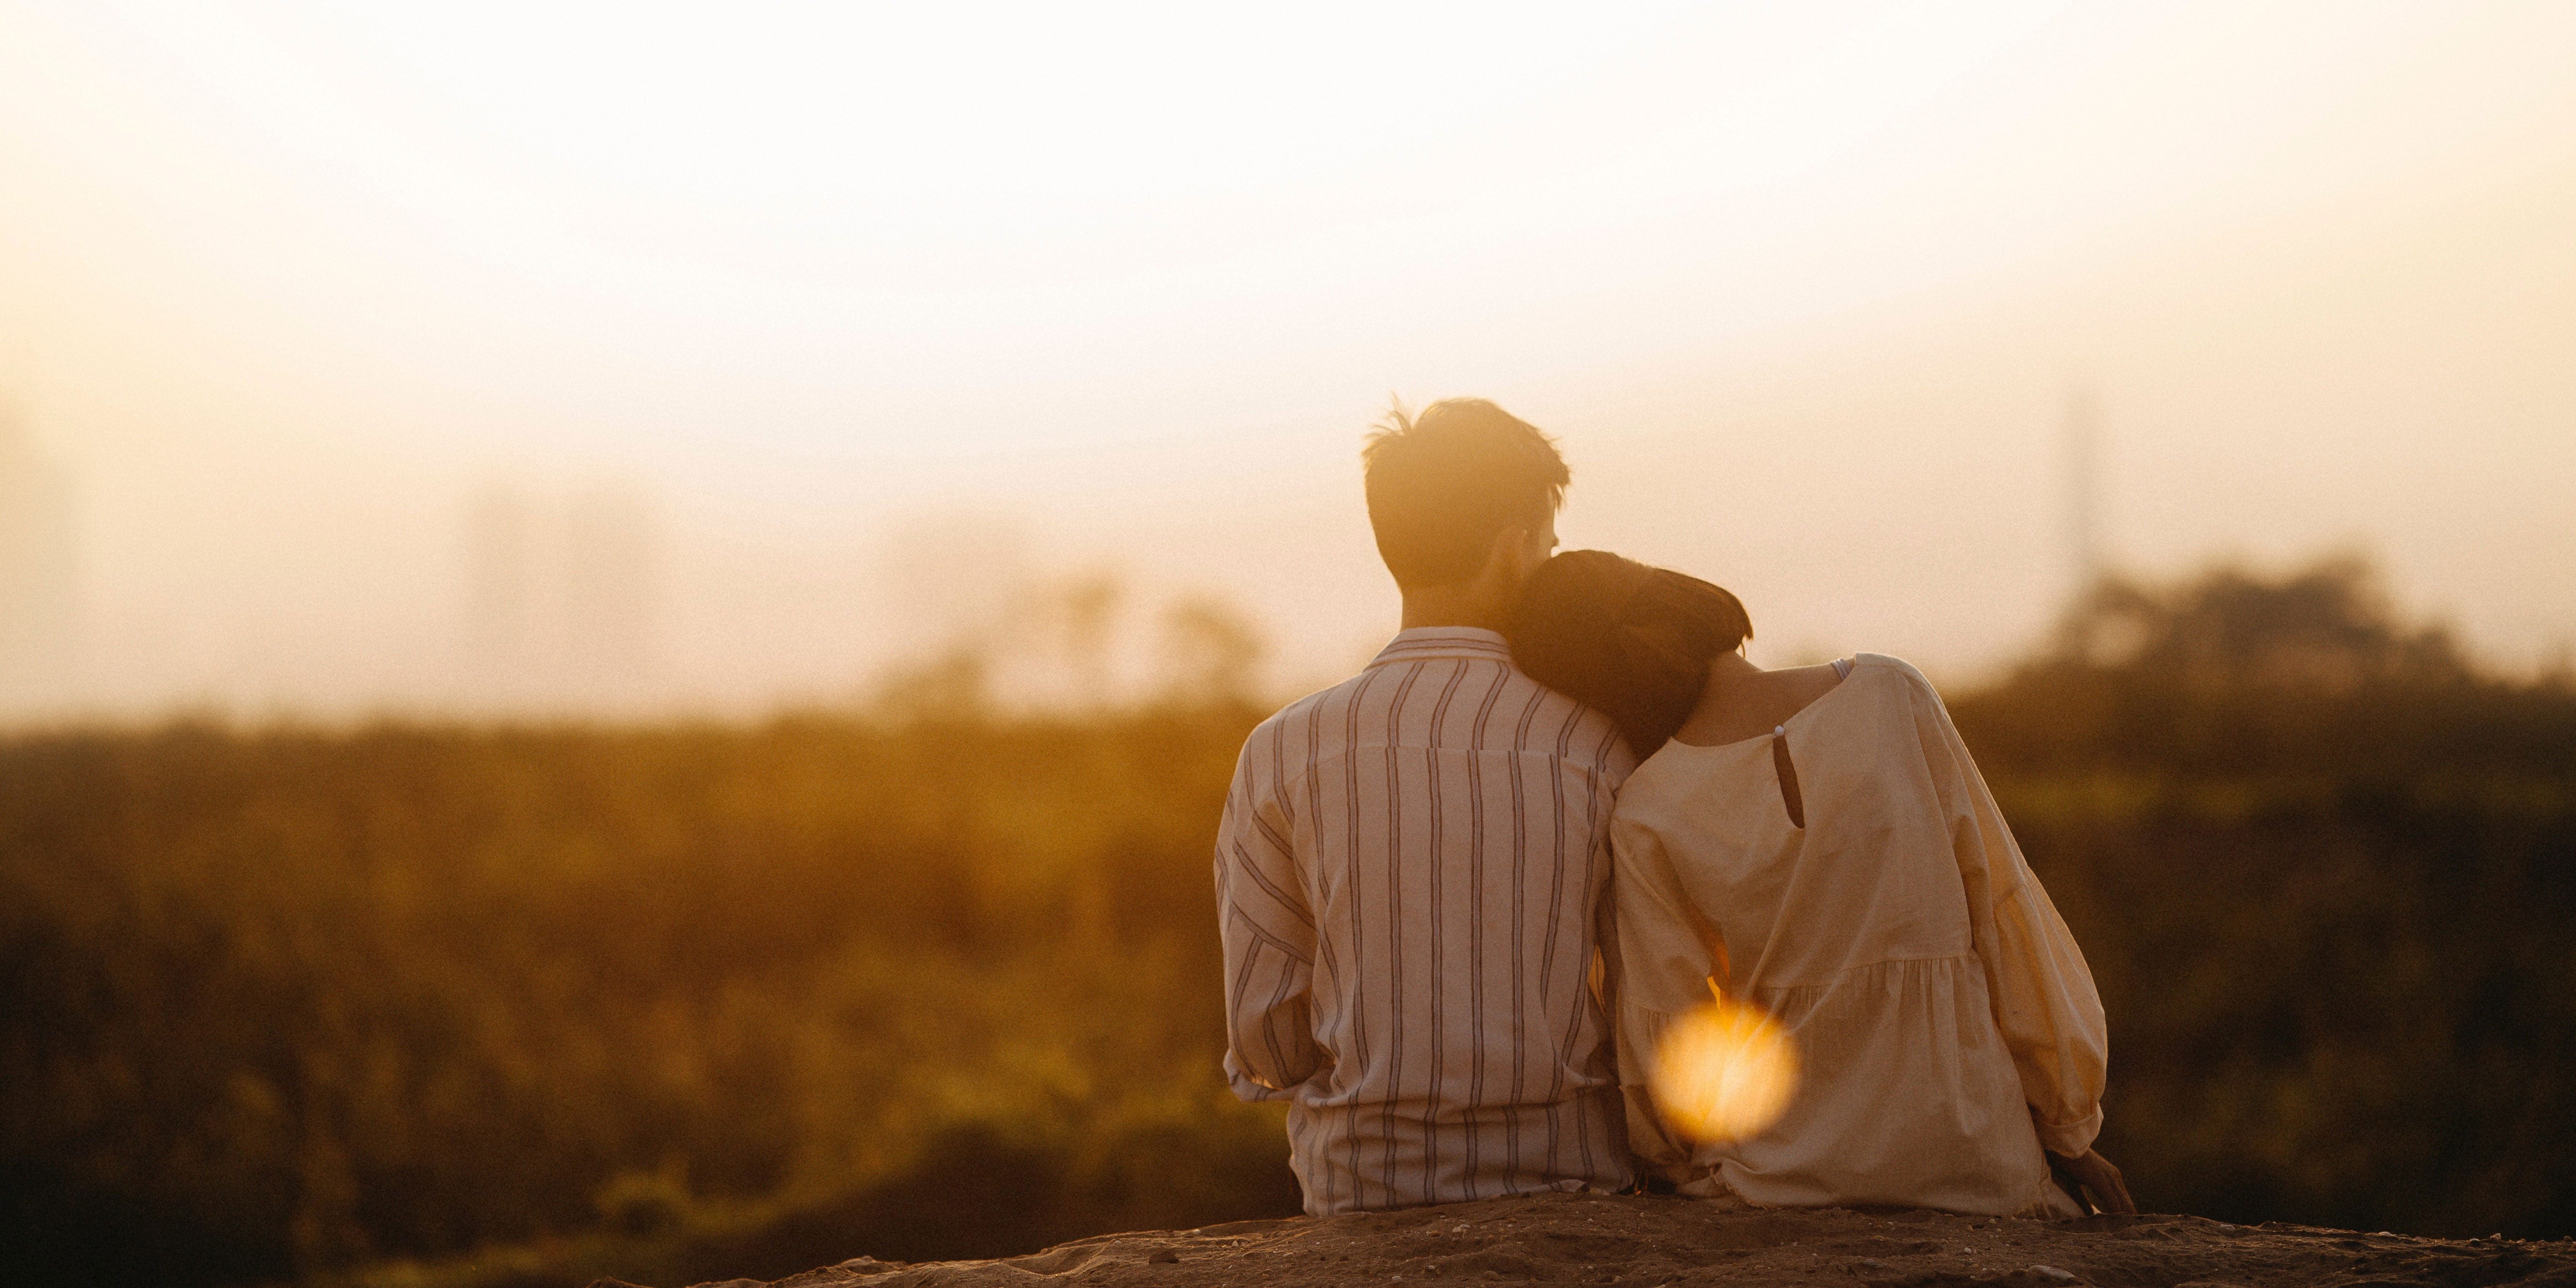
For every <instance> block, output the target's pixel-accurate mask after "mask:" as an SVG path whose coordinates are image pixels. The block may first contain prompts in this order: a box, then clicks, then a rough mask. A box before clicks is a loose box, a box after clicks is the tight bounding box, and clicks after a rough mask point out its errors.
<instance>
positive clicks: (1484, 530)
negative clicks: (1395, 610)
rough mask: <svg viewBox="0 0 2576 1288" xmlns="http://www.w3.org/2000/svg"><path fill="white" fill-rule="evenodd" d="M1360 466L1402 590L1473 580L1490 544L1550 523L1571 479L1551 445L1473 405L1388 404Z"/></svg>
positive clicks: (1482, 404) (1498, 413) (1497, 411)
mask: <svg viewBox="0 0 2576 1288" xmlns="http://www.w3.org/2000/svg"><path fill="white" fill-rule="evenodd" d="M1360 460H1361V462H1362V465H1363V467H1364V471H1365V473H1366V475H1367V480H1368V484H1367V486H1368V512H1369V526H1370V527H1371V528H1374V529H1376V531H1377V553H1378V556H1379V557H1380V558H1382V559H1384V560H1386V569H1387V571H1388V572H1391V573H1394V574H1395V584H1396V585H1398V586H1403V587H1415V586H1447V585H1454V584H1456V583H1458V582H1462V581H1465V580H1467V579H1468V578H1470V577H1473V576H1475V575H1476V571H1477V570H1478V569H1480V568H1482V567H1484V566H1485V557H1486V555H1487V554H1488V553H1489V552H1490V551H1491V550H1492V549H1493V545H1494V538H1495V537H1496V536H1497V535H1499V534H1500V533H1501V532H1502V531H1503V530H1504V529H1506V528H1515V527H1528V526H1532V525H1535V524H1536V523H1538V522H1539V521H1541V520H1543V519H1545V518H1547V517H1548V516H1549V515H1552V514H1554V513H1555V512H1556V508H1557V506H1558V505H1560V504H1562V503H1563V502H1564V500H1565V485H1566V484H1567V483H1568V482H1570V481H1571V480H1572V478H1573V475H1572V474H1571V473H1570V472H1569V471H1568V470H1567V469H1566V468H1565V458H1564V457H1562V456H1559V455H1557V453H1556V443H1555V440H1553V439H1550V438H1549V437H1548V436H1547V435H1545V434H1542V433H1540V432H1539V431H1538V429H1537V427H1536V426H1533V425H1531V424H1530V423H1529V422H1527V421H1524V420H1522V419H1520V418H1519V417H1517V416H1514V415H1512V414H1511V413H1510V412H1507V411H1504V410H1503V409H1502V408H1500V407H1497V406H1495V405H1494V404H1492V403H1490V402H1487V401H1485V400H1484V399H1482V398H1447V399H1443V400H1441V401H1439V402H1436V403H1433V404H1431V405H1430V406H1428V407H1425V408H1423V409H1422V411H1421V412H1420V413H1419V414H1411V413H1407V412H1406V411H1405V409H1404V404H1402V403H1397V404H1396V405H1395V407H1394V409H1393V410H1391V411H1389V412H1388V413H1387V418H1386V419H1385V420H1383V421H1380V422H1379V423H1378V427H1377V431H1376V432H1375V433H1372V434H1370V435H1369V437H1368V445H1367V446H1366V447H1364V448H1362V449H1361V450H1360Z"/></svg>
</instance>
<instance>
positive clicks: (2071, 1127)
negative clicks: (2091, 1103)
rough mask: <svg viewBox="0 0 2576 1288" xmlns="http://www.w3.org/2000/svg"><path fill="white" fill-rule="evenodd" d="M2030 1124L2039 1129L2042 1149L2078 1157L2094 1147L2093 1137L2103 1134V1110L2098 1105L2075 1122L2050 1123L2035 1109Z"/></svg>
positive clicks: (2065, 1155)
mask: <svg viewBox="0 0 2576 1288" xmlns="http://www.w3.org/2000/svg"><path fill="white" fill-rule="evenodd" d="M2030 1125H2031V1126H2032V1127H2034V1128H2036V1129H2038V1131H2039V1147H2040V1148H2041V1149H2044V1150H2047V1151H2048V1152H2049V1153H2052V1154H2056V1155H2059V1156H2060V1157H2064V1158H2077V1157H2081V1156H2082V1155H2083V1153H2084V1151H2086V1150H2088V1149H2091V1148H2093V1138H2094V1137H2096V1136H2099V1135H2101V1134H2102V1111H2101V1109H2100V1108H2098V1107H2097V1108H2095V1109H2094V1110H2093V1112H2092V1113H2090V1114H2087V1115H2085V1116H2084V1117H2082V1118H2079V1119H2077V1120H2075V1121H2074V1122H2071V1123H2050V1122H2042V1121H2041V1120H2040V1117H2039V1111H2038V1110H2036V1109H2033V1110H2032V1111H2031V1113H2030Z"/></svg>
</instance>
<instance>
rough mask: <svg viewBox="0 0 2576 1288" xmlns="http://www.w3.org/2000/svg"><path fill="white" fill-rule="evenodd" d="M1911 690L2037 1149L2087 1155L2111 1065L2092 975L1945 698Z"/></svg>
mask: <svg viewBox="0 0 2576 1288" xmlns="http://www.w3.org/2000/svg"><path fill="white" fill-rule="evenodd" d="M1911 669H1912V668H1908V670H1909V671H1910V670H1911ZM1914 681H1915V686H1916V690H1917V695H1916V725H1917V729H1918V731H1919V732H1920V733H1921V735H1922V738H1923V744H1924V755H1925V758H1926V759H1927V760H1928V761H1929V762H1930V765H1931V768H1932V771H1933V781H1934V782H1935V783H1936V784H1937V785H1938V786H1939V788H1940V793H1941V798H1942V804H1943V805H1944V807H1945V808H1946V809H1947V811H1948V814H1949V824H1950V841H1951V849H1952V850H1953V851H1954V852H1955V853H1956V855H1957V857H1958V862H1959V879H1960V881H1961V882H1962V883H1963V884H1964V885H1965V887H1966V891H1967V897H1968V918H1969V923H1970V928H1971V931H1972V933H1973V934H1974V936H1975V940H1976V949H1977V955H1978V957H1979V958H1981V959H1982V960H1983V961H1984V963H1985V968H1986V986H1987V989H1988V992H1989V993H1990V995H1991V999H1992V1002H1993V1006H1994V1015H1995V1025H1996V1027H1997V1028H1999V1029H2001V1030H2002V1032H2003V1038H2004V1046H2005V1048H2006V1049H2007V1050H2009V1051H2010V1052H2011V1053H2012V1059H2013V1067H2014V1068H2015V1070H2017V1071H2018V1072H2019V1073H2020V1075H2021V1087H2022V1095H2023V1097H2024V1098H2025V1099H2027V1100H2028V1101H2029V1102H2030V1113H2031V1122H2032V1124H2033V1125H2034V1126H2035V1127H2037V1128H2038V1131H2039V1142H2040V1144H2041V1145H2042V1146H2043V1147H2044V1148H2046V1149H2047V1150H2048V1151H2049V1152H2051V1153H2055V1154H2064V1155H2069V1156H2072V1155H2077V1154H2081V1153H2083V1152H2084V1151H2085V1150H2087V1149H2090V1148H2092V1146H2093V1138H2094V1137H2095V1136H2097V1135H2099V1134H2100V1133H2101V1130H2102V1085H2103V1078H2104V1074H2105V1072H2106V1070H2107V1069H2108V1067H2109V1064H2110V1026H2109V1023H2108V1021H2107V1020H2106V1019H2105V1017H2104V1016H2103V1014H2102V998H2101V995H2100V994H2099V993H2097V992H2096V991H2094V987H2093V972H2092V969H2091V968H2090V967H2088V966H2086V965H2085V964H2084V952H2083V950H2082V949H2080V948H2078V947H2077V946H2076V944H2075V935H2074V933H2073V932H2072V931H2069V930H2068V929H2067V928H2066V922H2065V920H2064V919H2063V918H2061V917H2059V916H2058V915H2057V907H2056V905H2055V904H2053V903H2051V902H2049V898H2048V891H2046V890H2045V889H2043V888H2041V886H2040V884H2039V878H2038V877H2037V876H2035V875H2033V874H2032V872H2031V870H2030V865H2029V864H2028V863H2026V862H2024V861H2023V859H2022V854H2021V846H2020V845H2019V844H2017V843H2016V842H2015V841H2014V840H2013V835H2012V829H2011V828H2010V827H2008V826H2006V825H2005V823H2004V816H2003V811H2002V810H2000V809H1998V808H1997V807H1996V805H1995V798H1994V794H1993V793H1992V792H1990V791H1988V790H1987V788H1986V780H1985V776H1984V775H1982V774H1980V773H1978V772H1977V764H1976V761H1975V760H1974V759H1973V758H1971V757H1970V756H1969V754H1968V745H1967V743H1966V742H1964V741H1962V740H1961V739H1960V737H1959V730H1958V727H1957V726H1956V725H1954V724H1953V723H1952V722H1951V720H1950V713H1949V711H1948V709H1947V708H1945V707H1944V706H1943V705H1942V704H1941V699H1940V696H1939V695H1938V694H1937V693H1935V692H1933V690H1932V686H1931V685H1930V684H1929V683H1928V682H1926V681H1924V680H1923V678H1922V676H1921V674H1920V673H1919V672H1918V673H1915V674H1914Z"/></svg>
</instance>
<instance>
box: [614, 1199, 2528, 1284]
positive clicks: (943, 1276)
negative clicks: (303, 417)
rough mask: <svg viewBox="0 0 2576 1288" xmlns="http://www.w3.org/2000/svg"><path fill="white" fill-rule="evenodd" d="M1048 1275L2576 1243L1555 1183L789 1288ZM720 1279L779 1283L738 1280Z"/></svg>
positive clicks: (2368, 1252)
mask: <svg viewBox="0 0 2576 1288" xmlns="http://www.w3.org/2000/svg"><path fill="white" fill-rule="evenodd" d="M1040 1279H1046V1280H1050V1281H1052V1282H1056V1283H1062V1284H1066V1285H1073V1284H1081V1285H1084V1286H1085V1288H1091V1286H1094V1285H1097V1286H1099V1288H1126V1286H1128V1285H1150V1286H1151V1288H1208V1286H1212V1285H1220V1284H1224V1285H1234V1284H1257V1285H1261V1286H1262V1288H1306V1286H1309V1285H1311V1286H1314V1288H1324V1286H1327V1285H1344V1284H1369V1285H1372V1286H1373V1288H1391V1286H1394V1285H1404V1284H1409V1283H1414V1282H1437V1283H1451V1282H1459V1281H1465V1282H1472V1283H1508V1282H1513V1281H1529V1282H1536V1283H1565V1284H1584V1285H1620V1286H1623V1288H1624V1286H1628V1285H1633V1286H1634V1288H1663V1286H1664V1285H1668V1284H1669V1285H1691V1284H1777V1283H1810V1282H1812V1283H1818V1284H1824V1285H1834V1284H1845V1283H1849V1284H1856V1285H1867V1286H1869V1288H1930V1286H1932V1285H1953V1284H1955V1285H1968V1284H2005V1285H2015V1286H2028V1288H2063V1286H2064V1285H2071V1284H2101V1285H2106V1286H2110V1288H2192V1286H2195V1285H2222V1284H2224V1285H2238V1286H2239V1288H2270V1286H2272V1285H2283V1286H2286V1285H2293V1284H2296V1285H2302V1286H2305V1285H2338V1286H2343V1288H2363V1286H2365V1285H2427V1286H2431V1288H2491V1286H2493V1285H2500V1284H2514V1285H2531V1286H2533V1288H2539V1286H2541V1285H2550V1286H2553V1288H2558V1286H2564V1288H2576V1243H2571V1242H2567V1241H2560V1242H2551V1243H2529V1242H2519V1241H2515V1240H2507V1239H2470V1240H2445V1239H2426V1238H2417V1237H2413V1236H2410V1235H2400V1234H2357V1233H2354V1232H2351V1231H2346V1230H2324V1229H2317V1228H2314V1227H2309V1226H2294V1225H2280V1224H2271V1225H2262V1226H2236V1225H2228V1224H2225V1223H2223V1222H2218V1221H2211V1220H2206V1219H2203V1218H2201V1217H2191V1216H2136V1217H2092V1218H2088V1219H2086V1220H2082V1221H2066V1222H2044V1221H2014V1220H2001V1219H1995V1218H1990V1217H1964V1216H1952V1215H1949V1214H1946V1213H1938V1212H1922V1211H1880V1212H1862V1211H1847V1210H1843V1209H1839V1208H1835V1209H1823V1210H1773V1211H1757V1212H1718V1211H1714V1210H1712V1209H1711V1208H1710V1207H1709V1206H1708V1205H1706V1204H1703V1203H1699V1202H1695V1201H1693V1200H1690V1199H1681V1198H1642V1197H1638V1198H1630V1197H1607V1196H1596V1195H1548V1196H1543V1197H1530V1198H1513V1199H1495V1200H1491V1201H1488V1202H1483V1203H1459V1204H1452V1205H1449V1206H1446V1207H1432V1208H1415V1209H1411V1210H1408V1211H1401V1212H1368V1213H1359V1214H1355V1215H1351V1216H1340V1217H1329V1218H1324V1219H1321V1220H1315V1219H1302V1218H1301V1219H1296V1220H1286V1221H1245V1222H1238V1223H1235V1224H1231V1225H1216V1226H1209V1227H1207V1228H1205V1229H1200V1230H1185V1231H1173V1232H1156V1233H1139V1234H1113V1235H1103V1236H1100V1237H1098V1238H1091V1239H1081V1240H1076V1241H1075V1242H1072V1243H1067V1244H1062V1245H1060V1246H1057V1247H1054V1248H1049V1249H1047V1250H1046V1251H1044V1252H1039V1253H1033V1254H1031V1255H1028V1256H1024V1257H1009V1258H1004V1259H1001V1260H997V1261H946V1262H935V1263H925V1264H918V1265H905V1264H901V1263H895V1262H881V1261H876V1260H874V1259H872V1258H867V1257H860V1258H857V1259H854V1260H851V1261H845V1262H842V1263H841V1264H839V1265H837V1266H825V1267H823V1268H821V1269H819V1270H809V1271H807V1272H805V1273H804V1274H801V1275H796V1276H793V1277H791V1278H787V1279H781V1280H778V1281H777V1282H776V1284H775V1285H774V1288H838V1286H840V1285H856V1286H858V1288H932V1286H934V1285H937V1286H939V1288H947V1286H949V1285H958V1286H973V1288H992V1286H998V1285H1028V1284H1034V1283H1035V1281H1037V1280H1040ZM601 1282H602V1284H609V1285H613V1283H614V1281H606V1280H603V1281H601ZM594 1288H597V1286H594ZM701 1288H761V1286H760V1285H759V1282H758V1281H756V1280H750V1279H735V1280H727V1281H724V1282H723V1283H721V1284H715V1285H702V1286H701Z"/></svg>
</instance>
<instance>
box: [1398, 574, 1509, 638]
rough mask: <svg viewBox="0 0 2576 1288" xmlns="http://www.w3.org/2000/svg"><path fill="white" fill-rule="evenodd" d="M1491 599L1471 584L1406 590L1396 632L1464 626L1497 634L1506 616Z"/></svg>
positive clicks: (1479, 588) (1491, 597)
mask: <svg viewBox="0 0 2576 1288" xmlns="http://www.w3.org/2000/svg"><path fill="white" fill-rule="evenodd" d="M1493 598H1494V597H1493V596H1491V595H1489V594H1487V593H1485V591H1484V589H1483V588H1482V587H1480V586H1476V585H1474V584H1472V583H1471V584H1468V585H1463V586H1429V587H1417V588H1414V589H1409V590H1407V591H1405V592H1404V619H1403V623H1402V625H1401V626H1400V628H1399V629H1402V630H1408V631H1411V630H1420V629H1422V628H1424V627H1430V626H1467V627H1473V628H1475V629H1477V630H1486V631H1499V630H1501V629H1503V622H1504V620H1505V619H1506V618H1507V617H1508V616H1509V613H1508V612H1507V611H1506V610H1505V609H1504V608H1503V607H1502V606H1501V605H1498V604H1496V603H1494V602H1493Z"/></svg>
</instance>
